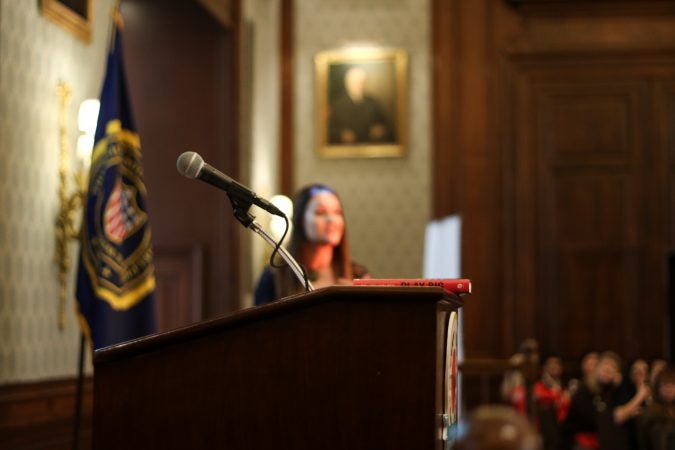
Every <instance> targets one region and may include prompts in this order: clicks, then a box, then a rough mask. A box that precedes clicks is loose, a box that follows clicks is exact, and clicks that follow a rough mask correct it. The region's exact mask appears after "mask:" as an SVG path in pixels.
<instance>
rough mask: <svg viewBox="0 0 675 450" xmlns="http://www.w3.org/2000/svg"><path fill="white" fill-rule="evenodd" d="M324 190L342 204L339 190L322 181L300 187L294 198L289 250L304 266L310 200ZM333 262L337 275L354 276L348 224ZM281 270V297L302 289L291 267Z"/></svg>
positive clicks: (278, 288)
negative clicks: (303, 251) (306, 219)
mask: <svg viewBox="0 0 675 450" xmlns="http://www.w3.org/2000/svg"><path fill="white" fill-rule="evenodd" d="M322 192H330V193H331V194H333V195H335V196H336V197H337V198H338V201H340V204H342V200H340V196H339V195H338V194H337V192H335V191H334V190H333V189H332V188H330V187H329V186H327V185H325V184H320V183H315V184H310V185H309V186H305V187H304V188H302V189H300V191H298V193H297V194H296V195H295V199H294V200H293V230H292V234H291V241H290V243H289V247H288V250H289V252H290V253H291V255H293V257H294V258H296V259H297V260H298V262H299V263H300V264H302V265H303V266H304V265H305V263H306V261H302V259H301V258H302V251H301V250H302V246H303V245H305V244H306V243H307V242H308V240H307V233H306V231H305V213H306V211H307V206H308V205H309V201H310V200H311V199H312V198H313V197H314V196H316V195H317V194H320V193H322ZM331 264H332V266H333V272H334V273H335V276H336V277H338V278H347V279H350V280H351V279H352V278H353V274H352V262H351V255H350V253H349V244H348V240H347V227H346V225H345V227H344V229H343V233H342V239H341V240H340V243H339V244H338V245H337V246H336V247H335V249H334V250H333V261H332V263H331ZM279 272H280V274H281V276H280V277H279V279H278V283H277V293H278V296H279V297H280V298H281V297H286V296H288V295H291V294H294V293H297V292H300V291H302V288H303V287H302V286H301V285H300V283H299V282H298V281H297V279H296V278H295V276H294V275H293V273H292V271H291V270H290V268H288V267H287V266H286V267H284V268H283V270H280V271H279Z"/></svg>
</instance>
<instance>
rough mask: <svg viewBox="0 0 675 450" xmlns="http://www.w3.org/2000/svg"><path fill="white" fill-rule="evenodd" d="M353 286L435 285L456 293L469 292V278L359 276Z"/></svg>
mask: <svg viewBox="0 0 675 450" xmlns="http://www.w3.org/2000/svg"><path fill="white" fill-rule="evenodd" d="M354 286H437V287H442V288H443V289H445V290H446V291H449V292H452V293H454V294H457V295H464V294H470V293H471V280H469V279H466V278H426V279H425V278H379V279H378V278H359V279H356V280H354Z"/></svg>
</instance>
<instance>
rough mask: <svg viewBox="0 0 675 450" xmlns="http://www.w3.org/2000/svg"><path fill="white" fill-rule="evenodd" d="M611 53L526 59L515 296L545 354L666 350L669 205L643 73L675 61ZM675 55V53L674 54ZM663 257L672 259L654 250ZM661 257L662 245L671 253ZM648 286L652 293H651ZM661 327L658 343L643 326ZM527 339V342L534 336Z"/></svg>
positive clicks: (522, 62) (521, 68) (518, 88)
mask: <svg viewBox="0 0 675 450" xmlns="http://www.w3.org/2000/svg"><path fill="white" fill-rule="evenodd" d="M602 56H603V55H602V54H598V55H596V56H594V57H592V58H589V57H588V56H582V55H579V56H576V57H575V56H574V55H566V57H565V58H564V60H563V61H557V60H555V59H552V58H551V57H550V55H547V56H543V57H542V56H533V57H529V58H524V59H519V58H516V59H517V61H515V62H514V67H513V70H514V71H515V72H516V75H515V77H516V79H517V82H516V83H515V85H514V86H515V88H514V91H513V96H514V100H513V101H512V102H510V103H511V104H513V105H515V108H514V110H513V114H512V116H513V117H514V118H515V120H516V121H520V122H522V123H526V124H527V125H526V126H516V127H515V139H514V141H513V148H512V149H511V150H507V151H508V153H509V154H513V155H514V158H515V179H516V180H517V182H516V189H515V192H516V197H515V204H516V205H517V206H516V208H518V211H517V212H516V214H515V215H514V228H515V229H516V230H527V232H523V233H517V241H516V248H522V249H527V251H526V252H522V253H516V254H514V255H513V264H514V266H515V267H516V268H518V269H519V270H518V283H517V284H516V290H515V291H514V294H513V295H514V297H515V298H516V299H517V303H518V304H519V305H520V309H521V311H525V312H526V313H527V315H528V316H529V317H530V318H531V320H532V321H533V323H534V324H535V325H534V326H533V327H526V328H525V330H526V333H527V334H528V335H533V336H536V337H538V338H539V339H540V341H541V342H542V344H543V346H544V348H546V349H548V351H553V352H556V353H560V354H562V355H563V356H564V357H567V358H570V359H571V358H574V357H576V356H578V355H580V354H581V353H583V352H584V351H586V350H587V349H588V348H589V347H594V348H611V349H615V350H616V351H618V352H619V353H621V354H622V355H625V356H627V357H636V356H638V355H643V356H657V355H662V354H664V351H665V349H664V346H663V342H664V337H665V329H664V321H663V319H662V316H663V309H662V308H663V304H664V302H663V299H664V298H665V290H664V288H663V286H664V285H665V279H664V274H665V270H663V269H664V268H665V263H666V259H665V248H666V247H665V235H664V233H658V234H656V235H655V234H654V233H652V231H653V230H654V229H655V223H656V222H657V221H658V220H662V219H661V214H660V212H659V210H660V209H661V208H660V207H658V206H657V204H656V203H654V202H650V201H649V199H655V198H663V191H662V184H661V183H660V182H659V179H658V178H659V177H658V176H656V175H655V174H657V173H658V170H656V169H657V165H658V164H659V163H658V161H660V160H661V158H660V157H659V153H660V151H659V149H658V147H654V146H653V145H651V142H652V141H651V139H650V136H651V135H652V134H653V132H652V130H651V129H650V128H649V127H650V126H651V125H650V124H651V123H652V122H651V120H649V118H650V111H651V110H652V108H651V107H650V105H652V104H653V103H654V101H655V99H654V98H653V96H651V95H650V93H651V92H652V91H653V89H652V86H650V82H649V81H646V80H644V78H643V74H644V73H645V72H649V71H650V70H649V64H652V67H651V72H652V73H654V74H659V73H660V74H661V76H668V73H669V72H672V74H675V64H674V63H675V59H673V61H672V62H670V63H669V62H667V61H665V60H659V61H654V60H651V58H649V57H647V58H645V57H644V55H641V54H636V55H630V56H629V55H623V56H620V57H618V58H615V57H612V58H611V64H606V63H607V62H608V61H609V60H604V58H603V57H602ZM674 56H675V55H674ZM651 247H654V248H655V251H657V252H661V253H662V256H663V258H662V260H661V262H659V261H656V260H654V259H653V258H652V256H651V254H650V248H651ZM659 248H660V250H656V249H659ZM645 286H650V288H649V289H645V288H644V287H645ZM646 327H649V329H650V334H649V336H642V337H640V339H637V336H639V335H640V330H641V329H645V328H646ZM523 337H524V336H518V338H520V339H522V338H523Z"/></svg>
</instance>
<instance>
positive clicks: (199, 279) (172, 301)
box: [154, 244, 204, 332]
mask: <svg viewBox="0 0 675 450" xmlns="http://www.w3.org/2000/svg"><path fill="white" fill-rule="evenodd" d="M154 256H155V259H154V262H155V277H156V279H157V288H156V290H155V293H156V296H157V298H158V299H160V300H161V301H157V302H155V307H156V309H157V311H156V317H157V331H158V332H164V331H169V330H172V329H174V328H178V327H181V326H185V325H189V324H191V323H194V322H198V321H199V320H201V319H202V303H203V300H204V296H203V292H204V273H203V266H204V251H203V246H202V245H199V244H195V245H192V246H175V245H174V246H155V249H154Z"/></svg>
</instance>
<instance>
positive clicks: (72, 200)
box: [55, 81, 99, 329]
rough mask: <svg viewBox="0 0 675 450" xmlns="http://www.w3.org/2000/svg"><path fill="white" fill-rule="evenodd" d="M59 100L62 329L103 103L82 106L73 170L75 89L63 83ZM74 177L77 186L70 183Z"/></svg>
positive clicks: (58, 255)
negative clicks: (73, 249)
mask: <svg viewBox="0 0 675 450" xmlns="http://www.w3.org/2000/svg"><path fill="white" fill-rule="evenodd" d="M56 94H57V96H58V99H59V119H58V120H59V192H58V195H59V209H58V213H57V216H56V255H55V258H56V263H57V265H58V279H59V305H58V325H59V328H60V329H63V328H64V327H65V322H66V309H65V308H66V298H67V296H68V275H69V273H70V268H71V266H72V259H71V252H70V250H71V249H70V245H71V242H72V241H73V240H75V239H77V238H78V236H79V231H80V230H79V228H80V227H79V223H78V222H77V220H76V218H77V217H78V215H81V214H79V213H80V212H81V210H82V205H83V204H84V201H85V197H86V195H87V183H88V178H89V167H90V164H91V152H92V149H93V146H94V132H95V131H96V121H97V119H98V110H99V102H98V100H95V99H88V100H85V101H83V102H82V104H81V105H80V109H79V113H78V128H79V130H80V135H79V136H78V139H77V152H76V167H75V168H74V170H73V171H72V174H71V168H70V160H71V159H72V158H71V151H70V148H71V146H70V143H69V138H68V106H69V105H70V102H71V99H72V89H71V87H70V86H69V85H68V84H66V83H64V82H61V81H60V82H59V83H58V84H57V86H56ZM71 176H72V180H73V182H72V183H70V182H69V177H71ZM71 184H72V186H71Z"/></svg>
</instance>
